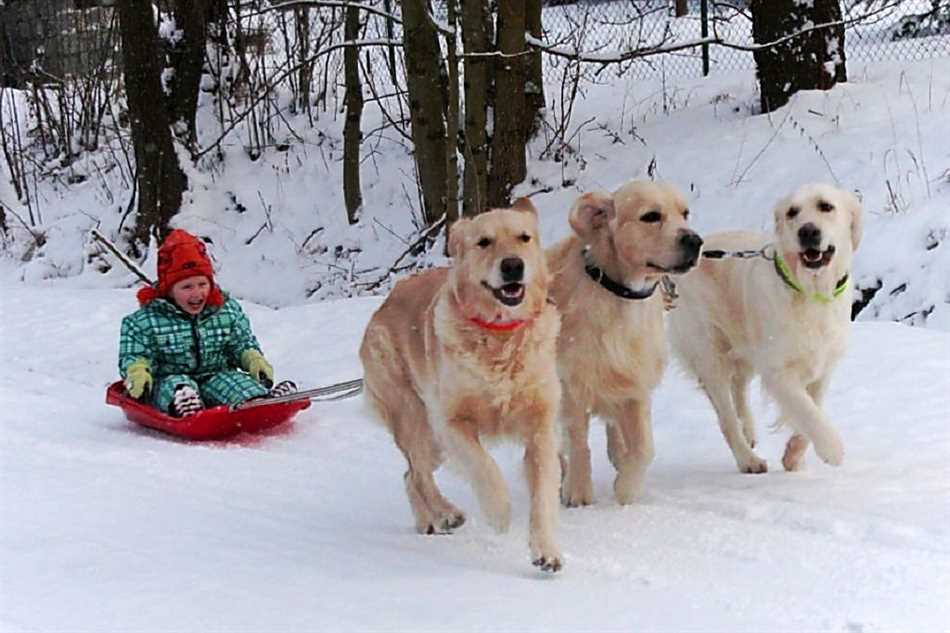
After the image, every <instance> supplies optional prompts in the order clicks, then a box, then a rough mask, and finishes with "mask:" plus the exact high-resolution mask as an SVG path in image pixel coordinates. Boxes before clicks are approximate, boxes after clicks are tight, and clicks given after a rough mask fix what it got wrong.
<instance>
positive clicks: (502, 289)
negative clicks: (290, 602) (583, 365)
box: [360, 198, 562, 572]
mask: <svg viewBox="0 0 950 633" xmlns="http://www.w3.org/2000/svg"><path fill="white" fill-rule="evenodd" d="M449 252H450V254H451V255H452V256H453V257H454V258H455V261H454V265H453V266H452V268H450V269H444V268H443V269H436V270H430V271H426V272H423V273H420V274H418V275H415V276H413V277H410V278H408V279H405V280H402V281H400V282H399V283H397V284H396V286H395V288H393V290H392V292H391V293H390V295H389V297H388V298H387V299H386V301H385V302H384V303H383V305H382V306H381V307H380V308H379V310H377V311H376V313H375V314H374V315H373V317H372V319H371V320H370V323H369V325H368V327H367V329H366V333H365V335H364V338H363V344H362V346H361V348H360V358H361V360H362V362H363V371H364V386H365V392H366V397H367V398H368V401H369V402H370V404H371V405H373V407H374V408H375V409H376V410H377V411H378V413H379V415H380V417H382V419H383V420H384V421H385V423H386V425H387V426H388V427H389V429H390V431H392V434H393V437H394V439H395V441H396V444H397V446H399V448H400V450H402V452H403V454H404V455H405V457H406V461H407V462H408V464H409V470H407V471H406V474H405V483H406V492H407V494H408V495H409V503H410V505H411V506H412V511H413V514H414V515H415V520H416V529H417V530H418V531H419V532H420V533H424V534H434V533H444V532H450V531H451V530H453V529H454V528H457V527H459V526H460V525H462V523H463V522H464V521H465V517H464V515H463V514H462V512H461V511H459V510H458V509H457V508H456V507H455V506H454V505H452V504H451V503H450V502H449V501H447V500H446V499H445V497H443V496H442V494H441V492H440V491H439V488H438V486H437V485H436V483H435V479H434V477H433V472H434V471H435V470H436V469H437V468H438V467H439V465H440V464H441V463H442V461H443V452H444V453H447V455H448V457H449V458H451V459H452V460H453V462H455V463H456V464H457V465H459V466H460V467H461V468H462V470H463V471H464V473H465V474H466V476H467V478H468V479H469V481H470V482H471V484H472V486H473V487H474V490H475V493H476V496H477V497H478V501H479V505H480V507H481V509H482V512H483V513H484V515H485V516H486V518H487V519H488V521H489V523H490V524H491V525H492V526H494V527H495V528H496V529H497V530H499V531H504V530H507V528H508V525H509V523H510V520H511V504H510V501H509V496H508V491H507V488H506V486H505V482H504V479H503V478H502V475H501V471H500V470H499V468H498V465H497V464H496V463H495V461H494V460H493V459H492V457H491V455H489V453H488V452H487V451H486V450H485V448H484V447H483V445H482V442H483V440H486V439H489V438H495V437H509V438H515V439H518V440H520V441H521V442H523V443H524V447H525V453H524V469H525V474H526V477H527V481H528V487H529V491H530V494H531V514H530V525H529V532H530V542H529V545H530V548H531V556H532V561H533V563H534V564H535V565H536V566H538V567H540V568H541V569H543V570H545V571H552V572H553V571H558V570H559V569H560V568H561V566H562V559H561V552H560V550H559V549H558V545H557V541H556V538H555V531H556V526H557V513H558V475H559V468H558V457H557V435H556V431H555V422H556V417H557V407H558V403H559V400H560V395H561V388H560V384H559V383H558V379H557V373H556V370H555V350H556V340H557V333H558V328H559V325H560V318H559V316H558V314H557V310H556V309H555V308H554V306H553V305H552V304H550V303H549V302H548V301H547V298H548V281H549V276H548V270H547V266H546V265H545V261H544V256H543V251H542V250H541V247H540V244H539V243H538V221H537V212H536V210H535V208H534V206H533V205H532V204H531V202H530V201H528V200H527V199H525V198H522V199H519V200H517V201H516V202H515V204H514V206H513V208H512V209H496V210H493V211H489V212H487V213H484V214H481V215H478V216H476V217H474V218H472V219H461V220H459V221H458V222H456V223H455V225H454V226H453V228H452V231H451V235H450V239H449Z"/></svg>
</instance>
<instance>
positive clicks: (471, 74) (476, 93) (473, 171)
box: [462, 0, 492, 216]
mask: <svg viewBox="0 0 950 633" xmlns="http://www.w3.org/2000/svg"><path fill="white" fill-rule="evenodd" d="M491 41H492V27H491V13H490V12H489V9H488V3H487V2H485V0H462V44H463V46H464V50H465V53H466V55H467V56H466V57H465V60H464V61H463V64H464V69H465V140H464V144H463V147H464V157H465V177H464V181H463V183H464V184H463V192H464V196H463V200H462V214H463V215H468V216H471V215H475V214H477V213H481V212H482V211H484V210H485V209H487V208H488V153H489V149H490V148H489V144H488V103H489V94H490V89H491V83H492V80H491V62H490V61H489V59H490V58H488V57H471V56H470V55H471V54H472V53H487V52H489V51H490V50H491Z"/></svg>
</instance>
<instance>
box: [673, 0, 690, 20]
mask: <svg viewBox="0 0 950 633" xmlns="http://www.w3.org/2000/svg"><path fill="white" fill-rule="evenodd" d="M673 4H674V7H673V14H674V15H675V16H676V17H678V18H681V17H683V16H684V15H687V14H689V0H675V2H674V3H673Z"/></svg>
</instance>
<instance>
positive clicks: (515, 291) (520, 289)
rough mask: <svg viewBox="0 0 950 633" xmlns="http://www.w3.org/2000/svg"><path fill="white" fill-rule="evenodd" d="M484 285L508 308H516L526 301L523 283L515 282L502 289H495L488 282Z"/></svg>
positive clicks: (484, 282) (483, 283)
mask: <svg viewBox="0 0 950 633" xmlns="http://www.w3.org/2000/svg"><path fill="white" fill-rule="evenodd" d="M482 285H483V286H485V287H486V288H488V289H489V290H491V293H492V294H493V295H495V298H496V299H498V301H500V302H501V303H503V304H505V305H506V306H510V307H512V306H516V305H518V304H519V303H521V302H522V301H524V284H522V283H518V282H516V281H514V282H511V283H507V284H505V285H503V286H501V287H500V288H495V287H494V286H491V285H489V284H488V282H486V281H483V282H482Z"/></svg>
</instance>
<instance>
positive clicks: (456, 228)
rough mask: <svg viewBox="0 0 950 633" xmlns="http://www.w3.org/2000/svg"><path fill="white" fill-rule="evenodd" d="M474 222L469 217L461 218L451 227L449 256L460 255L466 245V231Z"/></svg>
mask: <svg viewBox="0 0 950 633" xmlns="http://www.w3.org/2000/svg"><path fill="white" fill-rule="evenodd" d="M471 224H472V221H471V220H469V219H468V218H459V219H458V220H456V221H455V223H454V224H453V225H452V228H451V229H449V257H458V256H459V255H461V254H462V250H463V247H464V246H465V232H466V231H467V230H468V227H469V226H470V225H471Z"/></svg>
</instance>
